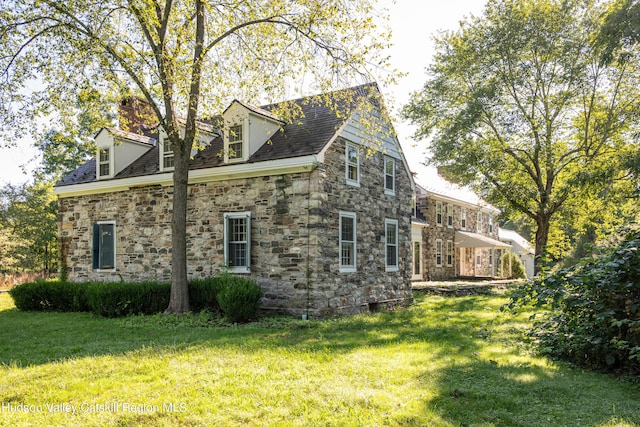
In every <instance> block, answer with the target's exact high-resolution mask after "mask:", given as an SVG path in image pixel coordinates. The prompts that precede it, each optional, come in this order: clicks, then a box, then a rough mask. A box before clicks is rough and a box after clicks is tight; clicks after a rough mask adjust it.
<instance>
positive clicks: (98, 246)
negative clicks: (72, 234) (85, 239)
mask: <svg viewBox="0 0 640 427" xmlns="http://www.w3.org/2000/svg"><path fill="white" fill-rule="evenodd" d="M115 268H116V223H115V221H100V222H97V223H95V224H93V269H94V270H114V269H115Z"/></svg>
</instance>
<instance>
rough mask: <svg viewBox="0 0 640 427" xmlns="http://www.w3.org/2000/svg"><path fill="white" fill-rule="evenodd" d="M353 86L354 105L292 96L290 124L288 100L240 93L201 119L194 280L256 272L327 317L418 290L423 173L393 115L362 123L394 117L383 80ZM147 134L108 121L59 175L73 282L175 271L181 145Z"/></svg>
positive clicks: (302, 307)
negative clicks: (414, 279) (417, 192)
mask: <svg viewBox="0 0 640 427" xmlns="http://www.w3.org/2000/svg"><path fill="white" fill-rule="evenodd" d="M345 91H346V92H350V93H352V94H354V95H358V99H359V101H358V102H356V101H346V100H345V101H339V102H341V103H342V104H344V105H342V106H343V107H345V111H348V114H343V115H340V114H336V113H335V111H333V110H332V108H330V107H328V106H327V105H326V104H325V103H323V102H322V99H324V98H322V97H320V96H315V97H309V98H304V99H298V100H294V101H289V102H288V103H287V105H288V106H291V105H293V106H294V107H295V108H298V109H299V112H300V113H301V114H300V115H299V116H298V118H297V119H296V120H292V121H290V122H287V121H285V120H283V119H281V118H279V117H278V115H277V113H276V111H278V107H279V106H281V105H282V104H274V105H269V106H264V107H261V108H256V107H253V106H250V105H247V104H245V103H242V102H240V101H234V102H233V103H232V104H231V105H230V106H229V108H227V109H226V110H225V112H224V113H223V114H222V115H221V117H220V118H218V119H219V120H218V121H217V122H216V123H219V124H217V125H213V124H212V123H211V122H210V123H205V122H202V123H200V128H199V136H198V143H199V145H200V146H201V147H202V149H201V150H200V151H194V152H193V153H192V154H193V158H192V161H191V164H190V176H189V189H188V191H189V195H188V225H187V236H188V237H187V238H188V241H187V246H188V247H187V252H188V254H187V257H188V276H189V278H201V277H209V276H213V275H215V274H216V273H217V272H219V271H221V270H225V269H228V270H229V271H231V272H232V273H234V274H241V275H248V276H250V277H252V278H254V279H256V281H257V283H258V284H259V285H260V286H261V287H262V288H263V289H264V291H265V296H264V299H263V308H264V309H265V310H273V311H278V312H285V313H290V314H302V313H306V314H308V315H310V316H318V317H321V316H326V315H333V314H341V313H354V312H360V311H365V310H374V309H377V308H378V307H379V306H384V305H406V304H408V303H410V302H411V301H412V294H411V285H410V278H411V237H410V236H411V216H412V206H411V201H412V194H413V192H414V183H413V179H412V176H411V174H410V172H409V169H408V166H407V162H406V160H405V158H404V155H403V154H402V150H401V147H400V144H399V142H398V139H397V138H396V136H395V134H394V132H393V129H392V128H391V126H390V125H382V126H381V127H380V128H379V129H376V130H375V131H374V130H373V129H374V128H373V127H371V126H369V125H366V126H365V125H363V123H364V122H365V121H366V120H365V118H369V119H370V118H373V119H374V120H373V121H375V120H377V121H378V122H379V123H383V122H384V121H383V120H382V117H383V112H382V111H381V110H382V107H380V105H381V102H380V101H379V96H380V95H379V92H378V90H377V87H376V86H375V85H373V84H370V85H364V86H359V87H356V88H351V89H347V90H345ZM345 99H347V98H345ZM354 99H355V97H354ZM347 104H349V105H347ZM349 106H352V107H353V108H352V109H351V110H347V108H348V107H349ZM142 128H143V130H144V129H147V128H144V127H142ZM147 130H148V129H147ZM141 133H145V132H141ZM146 133H147V134H146V135H143V134H140V133H133V132H130V131H127V130H123V129H111V128H109V129H103V130H101V131H100V132H99V133H98V134H97V136H96V138H95V141H96V146H97V153H96V157H95V158H93V159H91V160H89V161H88V162H87V163H86V164H84V165H83V166H81V167H79V168H78V169H77V170H76V171H74V172H73V173H71V174H69V175H68V176H66V177H65V178H64V179H63V180H62V181H61V182H59V183H58V184H57V185H56V190H55V192H56V194H57V195H58V199H59V233H60V253H61V257H62V265H63V268H66V271H67V276H68V278H69V279H70V280H73V281H85V280H89V281H111V280H125V281H138V280H149V279H151V280H157V281H169V280H170V279H171V200H172V191H173V189H172V173H171V171H172V166H173V153H172V152H171V150H170V147H169V146H168V144H165V135H164V133H163V132H162V129H160V132H157V133H156V135H155V136H154V135H153V134H152V133H151V134H150V133H149V132H146Z"/></svg>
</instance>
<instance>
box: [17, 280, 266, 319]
mask: <svg viewBox="0 0 640 427" xmlns="http://www.w3.org/2000/svg"><path fill="white" fill-rule="evenodd" d="M170 289H171V285H170V284H168V283H156V282H135V283H127V282H101V283H95V282H91V283H87V282H79V283H78V282H66V281H58V280H55V281H42V282H30V283H25V284H22V285H19V286H16V287H14V288H12V289H11V290H10V291H9V294H10V295H11V297H12V298H13V301H14V303H15V305H16V307H17V308H18V309H20V310H25V311H62V312H81V311H88V312H93V313H95V314H98V315H100V316H104V317H122V316H128V315H137V314H154V313H161V312H162V311H164V309H165V308H166V307H167V305H168V304H169V293H170ZM189 296H190V299H191V307H192V309H193V311H202V310H209V311H212V312H218V313H221V314H224V315H225V316H226V317H227V318H228V319H229V320H230V321H232V322H246V321H249V320H252V319H254V318H255V317H256V316H257V314H258V310H259V309H260V302H261V299H262V296H263V292H262V289H261V288H260V287H259V286H258V285H257V284H256V283H255V282H254V281H253V280H251V279H247V278H244V277H238V276H233V275H231V274H227V273H225V274H221V275H218V276H216V277H213V278H209V279H199V280H193V281H191V282H190V283H189ZM219 301H220V302H219Z"/></svg>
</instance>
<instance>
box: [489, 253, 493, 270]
mask: <svg viewBox="0 0 640 427" xmlns="http://www.w3.org/2000/svg"><path fill="white" fill-rule="evenodd" d="M489 267H493V249H489Z"/></svg>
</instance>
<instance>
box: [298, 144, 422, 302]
mask: <svg viewBox="0 0 640 427" xmlns="http://www.w3.org/2000/svg"><path fill="white" fill-rule="evenodd" d="M345 146H346V144H345V141H344V140H342V139H338V141H337V142H336V143H334V144H333V145H332V146H331V147H330V148H329V149H328V150H327V152H326V153H325V162H324V164H323V165H321V166H320V168H319V169H318V174H319V188H318V193H319V195H318V197H319V198H320V199H322V200H325V203H324V205H323V208H322V209H323V211H322V215H320V216H319V217H318V219H319V222H318V223H317V224H315V225H314V229H315V232H316V235H317V239H318V242H319V248H320V255H319V256H318V258H317V259H316V262H315V264H314V273H315V274H314V276H315V277H316V279H317V282H316V283H314V287H313V290H312V293H311V294H312V295H311V298H312V300H313V305H314V306H316V307H319V308H320V310H322V311H325V312H327V313H334V312H338V313H341V312H357V311H364V310H369V309H372V310H375V309H376V308H377V307H378V306H379V305H394V304H399V305H406V304H409V303H410V302H411V301H412V294H411V272H412V259H413V254H412V250H411V215H412V207H411V198H412V190H411V178H410V177H409V175H408V173H407V171H406V169H405V167H404V165H403V164H402V162H401V161H400V160H396V162H395V184H396V190H395V195H387V194H385V192H384V168H383V165H384V156H383V154H382V153H375V154H372V155H369V156H367V155H366V154H365V152H363V153H361V156H360V170H361V177H360V185H359V186H357V187H356V186H352V185H348V184H347V183H346V179H345V176H346V172H345V168H346V165H345ZM340 211H347V212H355V213H356V215H357V216H356V234H357V249H356V250H357V256H356V258H357V269H356V270H357V271H356V272H353V273H344V272H340V268H339V260H338V256H339V254H338V248H339V247H338V239H339V236H338V233H339V212H340ZM385 219H393V220H397V221H398V245H399V246H398V258H399V266H398V267H399V268H398V271H395V272H394V271H386V267H385V248H386V246H385Z"/></svg>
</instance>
